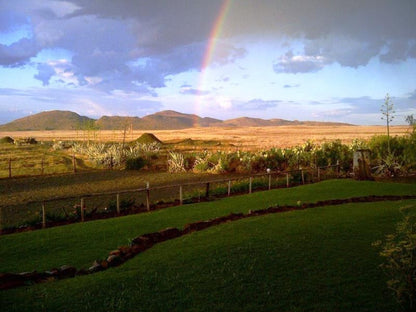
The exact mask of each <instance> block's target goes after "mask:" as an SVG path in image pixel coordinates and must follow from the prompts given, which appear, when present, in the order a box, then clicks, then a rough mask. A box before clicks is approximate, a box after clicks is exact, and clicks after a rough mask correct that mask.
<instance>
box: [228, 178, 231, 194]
mask: <svg viewBox="0 0 416 312" xmlns="http://www.w3.org/2000/svg"><path fill="white" fill-rule="evenodd" d="M230 195H231V180H228V196H230Z"/></svg>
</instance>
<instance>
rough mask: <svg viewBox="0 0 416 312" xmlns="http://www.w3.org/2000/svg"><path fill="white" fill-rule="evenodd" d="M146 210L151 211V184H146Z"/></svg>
mask: <svg viewBox="0 0 416 312" xmlns="http://www.w3.org/2000/svg"><path fill="white" fill-rule="evenodd" d="M146 208H147V211H150V185H149V182H147V183H146Z"/></svg>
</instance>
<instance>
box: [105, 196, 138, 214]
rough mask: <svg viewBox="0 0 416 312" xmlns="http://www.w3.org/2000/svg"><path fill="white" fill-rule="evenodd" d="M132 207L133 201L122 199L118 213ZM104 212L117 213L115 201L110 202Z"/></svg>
mask: <svg viewBox="0 0 416 312" xmlns="http://www.w3.org/2000/svg"><path fill="white" fill-rule="evenodd" d="M133 205H134V200H133V199H122V200H120V211H124V210H128V209H129V208H130V207H132V206H133ZM106 211H107V212H116V211H117V201H115V200H112V201H110V203H109V204H108V207H107V209H106Z"/></svg>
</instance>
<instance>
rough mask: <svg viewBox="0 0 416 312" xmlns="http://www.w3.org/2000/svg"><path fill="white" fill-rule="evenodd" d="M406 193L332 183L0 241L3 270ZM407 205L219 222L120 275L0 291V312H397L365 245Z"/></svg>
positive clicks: (77, 261)
mask: <svg viewBox="0 0 416 312" xmlns="http://www.w3.org/2000/svg"><path fill="white" fill-rule="evenodd" d="M404 194H407V195H410V194H412V195H415V194H416V187H415V186H414V185H411V184H392V183H375V182H357V181H351V180H333V181H325V182H322V183H318V184H312V185H306V186H302V187H297V188H290V189H279V190H273V191H269V192H258V193H254V194H251V195H245V196H239V197H233V198H226V199H222V200H219V201H215V202H208V203H202V204H198V205H184V206H181V207H172V208H168V209H164V210H159V211H155V212H151V213H148V214H141V215H131V216H127V217H122V218H115V219H109V220H100V221H94V222H87V223H84V224H73V225H69V226H64V227H59V228H51V229H46V230H40V231H35V232H29V233H19V234H13V235H6V236H2V237H0V259H1V271H30V270H33V269H37V270H39V271H40V270H46V269H50V268H52V267H55V266H60V265H62V264H70V265H74V266H76V267H78V268H80V267H87V266H89V265H90V264H91V262H92V261H93V260H94V259H96V258H104V256H105V255H107V254H108V251H110V250H112V249H114V248H116V247H118V246H119V245H125V244H128V241H129V239H131V238H133V237H136V236H138V235H139V234H142V233H147V232H153V231H157V230H160V229H163V228H165V227H168V226H174V227H183V226H184V225H185V224H186V223H189V222H193V221H197V220H205V219H209V218H213V217H217V216H222V215H226V214H228V213H229V212H247V211H248V210H249V209H262V208H266V207H268V206H271V205H276V204H280V205H283V204H295V203H296V202H297V201H298V200H300V201H302V202H315V201H318V200H324V199H335V198H349V197H355V196H364V195H404ZM408 205H410V206H412V207H414V208H413V209H415V210H416V201H415V200H413V201H402V202H378V203H365V204H347V205H341V206H328V207H321V208H312V209H307V210H302V211H294V212H288V213H279V214H271V215H267V216H262V217H253V218H248V219H243V220H240V221H236V222H231V223H227V224H223V225H220V226H217V227H213V228H210V229H207V230H204V231H201V232H196V233H193V234H191V235H186V236H183V237H180V238H177V239H175V240H171V241H167V242H164V243H161V244H158V245H156V246H155V247H153V248H152V249H150V250H148V251H146V252H144V253H142V254H140V255H138V256H137V257H135V258H134V259H132V260H130V261H128V262H127V263H125V264H123V265H122V266H121V267H118V268H114V269H110V270H107V271H105V272H102V273H97V274H93V275H89V276H83V277H76V278H74V279H68V280H63V281H59V282H53V283H48V284H39V285H34V286H31V287H27V288H18V289H12V290H8V291H2V292H1V293H0V299H1V306H2V310H4V311H58V310H59V311H394V310H395V309H396V305H395V302H394V299H393V298H392V297H391V296H390V293H389V291H388V290H387V289H386V286H385V280H386V277H385V276H384V275H383V273H382V272H381V270H380V269H379V268H378V264H379V263H380V262H381V258H379V256H378V251H377V249H375V248H374V247H372V246H371V243H372V242H374V241H376V240H379V239H382V238H383V237H384V235H385V234H387V233H390V232H392V231H393V230H394V227H395V223H396V222H397V221H398V220H399V219H400V217H401V216H400V213H399V208H400V207H402V206H408Z"/></svg>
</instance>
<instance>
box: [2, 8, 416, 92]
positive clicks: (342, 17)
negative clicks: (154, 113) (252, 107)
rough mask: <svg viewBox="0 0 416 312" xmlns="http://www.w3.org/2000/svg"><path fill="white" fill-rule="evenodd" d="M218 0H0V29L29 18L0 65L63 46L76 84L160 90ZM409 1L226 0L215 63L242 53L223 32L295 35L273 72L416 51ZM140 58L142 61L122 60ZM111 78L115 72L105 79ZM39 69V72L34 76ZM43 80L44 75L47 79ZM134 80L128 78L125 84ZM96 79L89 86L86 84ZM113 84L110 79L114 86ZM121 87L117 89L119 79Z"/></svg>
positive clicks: (188, 66)
mask: <svg viewBox="0 0 416 312" xmlns="http://www.w3.org/2000/svg"><path fill="white" fill-rule="evenodd" d="M222 3H223V0H210V1H206V0H193V1H189V0H172V1H164V0H152V1H148V0H120V1H114V0H101V1H90V0H68V1H52V0H44V1H24V0H14V1H7V0H0V7H2V8H3V11H2V12H6V13H0V17H2V16H5V18H0V31H11V30H12V29H16V28H18V27H19V26H23V25H27V24H28V23H29V21H30V24H29V26H30V28H31V29H32V33H33V34H32V37H31V38H24V39H21V40H20V41H17V42H15V43H13V44H11V45H4V44H3V45H0V65H3V66H20V65H21V64H25V63H27V62H28V61H29V60H30V58H32V57H33V56H36V55H37V53H38V52H39V51H41V50H42V49H53V48H60V49H65V50H68V51H70V52H71V55H72V65H73V68H72V69H73V71H74V75H75V76H76V77H78V79H79V83H80V84H86V81H88V77H90V76H99V77H101V78H103V79H104V80H105V81H106V83H107V84H106V87H107V88H110V89H111V88H112V87H111V83H112V82H114V83H116V82H115V78H116V77H119V76H122V75H123V76H124V77H126V78H125V79H124V80H123V81H124V82H126V81H127V80H129V81H130V82H129V83H125V84H124V85H125V87H124V89H127V90H129V88H133V89H134V88H135V86H137V85H138V84H141V85H142V88H145V87H146V86H147V87H150V88H156V87H163V86H165V79H166V77H167V76H169V75H174V74H178V73H181V72H186V71H189V70H195V69H198V68H199V67H200V66H201V62H202V59H203V55H204V51H205V49H206V47H207V43H208V37H209V34H210V32H211V30H212V27H213V24H214V21H215V20H216V17H217V16H218V13H219V10H220V7H221V5H222ZM415 29H416V1H414V0H400V1H395V0H362V1H344V0H276V1H268V0H257V1H254V0H239V1H232V2H231V6H230V8H229V11H228V14H227V16H226V20H225V21H224V24H223V27H222V38H223V40H220V41H218V42H219V43H218V46H217V49H216V50H217V52H216V54H215V55H214V61H215V62H216V63H218V64H224V63H227V62H232V61H234V60H235V59H237V58H240V57H243V56H244V55H245V53H246V51H245V50H244V49H243V48H242V47H236V46H233V45H232V44H230V43H227V42H226V39H227V38H231V37H233V38H241V37H242V36H249V37H250V38H251V39H253V38H258V39H257V40H264V39H268V38H269V39H273V38H286V39H288V40H289V41H290V40H291V39H295V40H298V41H300V42H301V43H302V45H303V51H296V52H294V50H293V49H292V48H291V47H288V49H287V51H286V53H285V54H283V55H277V56H276V60H275V63H274V70H275V71H276V72H286V73H307V72H316V71H319V70H321V69H322V68H324V67H325V66H327V65H330V64H333V63H338V64H340V65H341V66H349V67H354V68H355V67H358V66H362V65H366V64H367V63H368V62H369V60H371V58H373V57H376V56H380V60H381V61H382V62H389V63H394V62H399V61H402V60H406V59H408V58H415V57H416V32H415V31H414V30H415ZM138 59H139V60H140V59H141V60H142V62H141V63H140V65H137V66H132V65H131V64H130V63H132V62H134V61H136V60H138ZM112 75H113V78H111V76H112ZM38 76H39V77H41V76H43V74H42V73H39V74H38ZM45 81H46V80H45ZM133 81H134V83H132V82H133ZM94 86H96V85H94ZM114 87H115V86H114ZM118 87H119V86H118Z"/></svg>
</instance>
